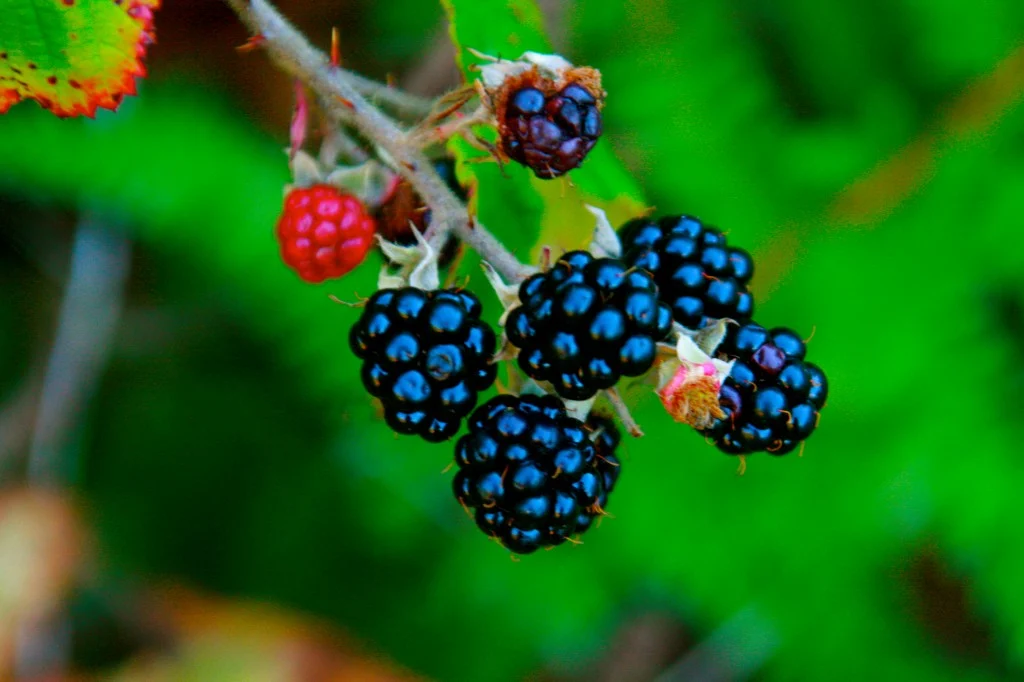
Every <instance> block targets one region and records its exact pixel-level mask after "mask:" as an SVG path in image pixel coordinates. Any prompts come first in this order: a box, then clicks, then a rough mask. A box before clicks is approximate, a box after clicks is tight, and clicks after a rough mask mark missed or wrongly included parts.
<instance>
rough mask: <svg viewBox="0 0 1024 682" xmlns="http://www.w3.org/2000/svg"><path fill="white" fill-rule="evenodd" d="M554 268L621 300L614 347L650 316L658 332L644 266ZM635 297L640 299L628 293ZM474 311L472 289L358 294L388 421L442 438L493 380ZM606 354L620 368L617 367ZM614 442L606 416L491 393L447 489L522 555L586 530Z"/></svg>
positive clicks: (600, 505) (360, 331)
mask: <svg viewBox="0 0 1024 682" xmlns="http://www.w3.org/2000/svg"><path fill="white" fill-rule="evenodd" d="M588 266H593V267H588ZM580 268H582V269H584V270H587V274H586V275H584V274H583V272H582V271H580V270H579V269H580ZM552 272H557V274H556V275H555V276H556V278H559V280H560V281H562V279H563V278H562V275H566V278H572V282H573V283H576V284H583V283H586V282H589V285H585V286H591V287H596V289H595V290H593V291H590V290H588V291H590V295H591V296H594V297H600V296H602V295H603V296H606V297H607V298H608V300H609V301H612V302H614V303H616V304H619V305H621V306H622V307H623V311H622V313H621V314H620V315H619V317H617V318H616V320H617V324H618V325H619V326H620V327H621V329H620V330H619V332H618V333H617V334H618V335H617V336H616V337H615V338H617V339H618V347H619V350H617V351H615V352H616V353H617V354H618V355H623V354H624V353H625V354H626V355H627V356H628V352H629V351H628V348H627V350H623V349H622V346H629V344H627V340H626V339H625V335H626V331H628V332H629V333H630V334H638V333H639V331H638V330H639V329H640V327H643V328H646V327H651V326H658V325H655V324H653V323H652V324H649V323H648V322H647V321H648V319H653V320H659V319H660V318H664V319H660V322H659V324H660V327H661V328H662V329H663V331H667V328H668V322H667V321H666V320H669V319H670V313H669V311H668V309H667V308H664V306H663V311H662V314H661V316H660V318H659V316H658V314H657V308H656V307H655V308H654V309H653V312H652V311H648V310H645V308H644V306H656V297H653V294H650V292H652V291H654V285H653V281H652V280H651V279H650V276H649V275H647V274H646V273H628V274H627V273H626V272H625V267H624V266H622V264H621V263H617V262H616V261H608V262H607V263H603V262H602V261H596V260H594V259H593V258H592V257H591V256H590V255H589V254H583V255H580V254H575V255H573V254H570V255H569V258H568V260H564V261H563V262H560V264H559V265H558V266H556V268H555V269H554V270H552ZM534 281H539V280H534ZM532 286H534V285H531V287H532ZM560 291H561V290H560ZM620 291H621V295H619V293H617V292H620ZM563 293H564V292H563ZM641 293H646V294H650V295H649V296H647V297H645V298H643V299H640V298H636V297H635V296H634V294H641ZM578 295H579V294H573V295H572V296H569V297H568V298H570V299H571V298H572V297H573V296H578ZM563 298H566V297H563ZM595 301H596V302H600V301H599V300H598V299H595ZM652 301H653V302H652ZM591 307H593V306H591ZM480 308H481V306H480V303H479V301H478V300H477V298H476V297H475V296H474V295H472V294H470V293H468V292H465V291H459V290H452V289H446V290H441V291H423V290H421V289H417V288H413V287H406V288H402V289H382V290H380V291H378V292H377V293H375V294H374V295H373V296H372V297H371V298H370V299H369V300H368V301H367V302H366V305H365V307H364V309H363V312H362V315H361V316H360V318H359V321H358V322H357V323H356V324H355V326H354V327H353V328H352V331H351V334H350V345H351V346H352V350H353V351H354V352H355V354H356V355H357V356H358V357H360V358H361V359H362V360H363V366H362V380H363V384H364V385H365V386H366V389H367V390H368V391H369V392H370V394H371V395H373V396H374V397H376V398H379V399H380V401H381V404H382V405H383V408H384V416H385V420H386V421H387V423H388V425H389V426H390V427H391V428H392V429H394V430H395V431H397V432H398V433H404V434H418V435H420V436H422V437H423V438H424V439H426V440H428V441H432V442H439V441H444V440H448V439H449V438H451V437H452V436H453V435H454V434H455V433H456V432H457V431H458V430H459V427H460V425H461V422H462V419H463V418H464V417H466V416H467V415H468V414H469V413H470V412H471V411H472V409H473V408H474V407H475V406H476V403H477V394H478V392H479V391H482V390H484V389H486V388H488V387H489V386H490V385H491V384H492V383H493V382H494V379H495V365H494V364H493V360H494V352H495V342H496V339H495V334H494V332H493V330H492V329H491V328H490V327H489V326H488V325H487V324H486V323H485V322H483V321H482V320H481V319H480ZM572 310H576V308H572ZM562 312H564V311H562ZM570 312H571V310H570ZM579 312H581V313H584V312H587V311H584V310H582V309H581V310H580V311H579ZM598 312H599V311H598V310H596V309H595V310H593V311H590V313H592V314H591V315H590V316H591V317H593V316H594V315H596V314H597V313H598ZM590 313H588V314H590ZM589 326H592V325H591V324H590V322H587V323H586V324H585V325H584V329H586V328H589ZM599 327H600V325H599ZM600 328H603V327H600ZM644 338H647V337H644ZM613 345H614V344H613ZM629 347H631V346H629ZM652 347H653V346H652ZM645 348H646V346H645ZM606 355H607V354H606ZM613 355H615V354H614V353H613ZM618 355H615V357H618ZM608 357H612V356H608ZM641 359H642V363H645V364H644V367H641V366H640V365H639V364H636V365H631V364H628V363H625V366H626V368H627V369H628V370H629V371H631V372H634V373H639V372H640V371H642V370H643V369H645V368H647V367H649V366H650V361H651V360H653V355H652V353H651V352H648V351H647V350H645V351H644V354H643V356H642V358H641ZM612 362H613V365H614V367H615V368H616V370H615V371H619V369H620V368H621V367H620V365H623V363H620V362H619V361H617V360H614V361H612ZM613 383H614V382H613ZM618 444H619V432H618V429H616V427H615V425H614V424H613V423H612V422H611V420H609V419H607V418H605V417H600V416H596V415H592V416H591V417H590V418H588V420H587V423H586V425H584V424H583V423H582V422H580V421H579V420H577V419H575V418H573V417H571V416H569V414H568V412H567V410H566V407H565V404H564V403H563V402H562V401H561V400H559V399H558V398H557V397H555V396H544V397H538V396H530V395H526V396H511V395H502V396H498V397H496V398H493V399H491V400H490V401H488V402H487V403H485V404H484V405H483V406H481V407H479V408H478V409H477V410H476V412H475V413H474V414H473V417H472V419H471V420H470V422H469V432H468V433H467V434H466V435H464V436H463V437H462V438H461V439H460V440H459V441H458V444H457V446H456V455H455V460H456V463H457V464H458V466H459V472H458V474H457V475H456V477H455V483H454V486H455V493H456V496H457V497H458V499H459V501H460V502H461V503H462V504H463V505H465V506H466V507H467V508H473V509H475V519H476V523H477V525H478V526H479V527H480V528H481V529H482V530H483V531H484V532H485V533H487V534H488V535H490V536H492V537H495V538H497V539H499V540H500V541H501V543H502V544H503V545H505V546H506V547H507V548H509V549H510V550H512V551H514V552H518V553H522V554H525V553H529V552H532V551H534V550H536V549H538V548H540V547H545V546H554V545H558V544H561V543H562V542H564V541H565V540H567V539H568V538H570V537H571V536H573V535H578V534H580V533H583V532H584V531H586V530H587V529H588V528H590V526H591V525H592V524H593V521H594V519H595V518H596V517H597V516H599V515H600V514H601V513H602V510H603V509H604V507H605V506H606V505H607V503H608V494H609V493H610V492H611V490H612V488H613V487H614V485H615V481H616V480H617V478H618V475H619V469H618V467H619V461H618V459H617V458H616V456H615V449H616V447H617V446H618Z"/></svg>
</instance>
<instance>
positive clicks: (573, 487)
mask: <svg viewBox="0 0 1024 682" xmlns="http://www.w3.org/2000/svg"><path fill="white" fill-rule="evenodd" d="M614 440H615V438H614V436H613V434H612V433H611V432H610V431H605V432H603V433H601V434H600V436H599V437H598V442H597V443H596V444H595V443H594V442H593V441H592V440H591V432H590V431H588V428H587V427H586V426H584V424H583V423H582V422H580V421H579V420H578V419H574V418H573V417H570V416H569V415H568V413H567V412H566V410H565V406H564V405H563V404H562V401H560V400H558V398H555V397H554V396H550V395H548V396H534V395H524V396H512V395H500V396H497V397H496V398H492V399H491V400H489V401H488V402H486V403H484V404H483V405H481V406H480V407H479V408H477V410H476V412H474V413H473V416H472V417H471V418H470V420H469V433H467V434H466V435H464V436H462V438H460V439H459V442H458V443H457V444H456V446H455V462H456V464H457V465H458V467H459V471H458V472H457V473H456V475H455V480H454V482H453V488H454V491H455V497H456V498H457V499H458V500H459V502H461V503H462V504H463V505H464V506H465V507H466V508H467V509H472V510H473V514H474V519H475V520H476V524H477V526H478V527H479V528H480V530H482V531H483V532H484V533H486V534H487V535H490V536H491V537H494V538H497V539H498V540H499V541H500V542H501V544H503V545H504V546H505V547H507V548H508V549H510V550H512V551H513V552H516V553H519V554H529V553H530V552H533V551H536V550H537V549H540V548H541V547H553V546H555V545H560V544H562V543H563V542H565V541H566V540H567V539H568V538H569V537H571V536H572V535H574V534H578V533H582V532H583V531H585V530H586V529H588V528H589V527H590V526H591V524H592V523H593V519H594V517H596V516H598V515H599V514H600V513H601V505H602V504H604V503H606V502H607V495H608V492H609V490H610V486H613V485H614V484H615V479H616V477H617V475H618V474H617V466H615V465H617V464H618V462H617V460H615V458H614V454H613V453H610V452H607V447H608V445H609V444H612V443H614ZM613 469H614V471H613Z"/></svg>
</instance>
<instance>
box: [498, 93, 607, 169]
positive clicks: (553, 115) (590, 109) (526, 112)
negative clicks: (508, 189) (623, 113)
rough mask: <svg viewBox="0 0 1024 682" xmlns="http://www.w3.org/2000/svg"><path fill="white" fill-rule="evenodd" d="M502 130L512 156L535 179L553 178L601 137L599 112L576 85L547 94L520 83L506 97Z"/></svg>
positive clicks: (505, 146) (580, 158)
mask: <svg viewBox="0 0 1024 682" xmlns="http://www.w3.org/2000/svg"><path fill="white" fill-rule="evenodd" d="M500 131H501V145H502V149H503V150H504V151H505V153H506V154H507V155H508V156H509V157H510V158H512V159H514V160H516V161H518V162H519V163H521V164H523V165H524V166H527V167H528V168H530V169H531V170H532V171H533V172H534V174H535V175H536V176H537V177H538V178H545V179H547V178H557V177H558V176H560V175H563V174H565V173H567V172H569V171H570V170H572V169H573V168H576V167H578V166H579V165H580V164H581V163H583V159H584V157H586V155H587V154H588V153H589V152H590V150H591V149H592V148H593V146H594V144H595V143H596V142H597V138H599V137H600V136H601V111H600V110H599V109H598V104H597V100H596V99H595V97H594V95H593V94H591V93H590V91H588V90H587V88H586V87H584V86H583V85H582V84H580V83H570V84H568V85H566V86H565V87H564V88H562V89H561V90H560V91H559V92H557V93H554V94H552V95H548V96H545V94H544V92H543V91H541V90H540V89H538V88H535V87H523V88H521V89H519V90H517V91H516V92H514V93H512V94H511V95H510V96H509V98H508V102H507V104H506V105H505V120H504V121H503V122H502V123H501V126H500Z"/></svg>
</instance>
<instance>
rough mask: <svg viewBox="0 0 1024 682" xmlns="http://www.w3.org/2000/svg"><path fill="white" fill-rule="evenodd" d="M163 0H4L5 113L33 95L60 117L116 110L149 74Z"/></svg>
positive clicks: (1, 95)
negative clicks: (156, 21)
mask: <svg viewBox="0 0 1024 682" xmlns="http://www.w3.org/2000/svg"><path fill="white" fill-rule="evenodd" d="M159 6H160V0H0V114H2V113H4V112H6V111H7V110H8V109H9V108H10V107H11V106H13V105H14V104H16V103H17V102H20V101H21V100H23V99H34V100H36V101H37V102H39V104H40V106H42V107H43V108H44V109H49V110H50V111H52V112H53V113H54V114H57V115H58V116H83V115H84V116H90V117H91V116H94V115H95V113H96V109H97V108H98V107H103V108H105V109H116V108H117V106H118V105H119V104H120V103H121V99H122V98H123V97H124V96H125V95H134V94H135V79H136V78H137V77H142V76H145V75H146V69H145V67H144V66H143V64H142V59H143V57H144V56H145V54H146V48H147V47H148V46H149V45H150V44H152V43H153V42H154V40H155V38H154V31H153V11H154V10H156V9H157V8H158V7H159Z"/></svg>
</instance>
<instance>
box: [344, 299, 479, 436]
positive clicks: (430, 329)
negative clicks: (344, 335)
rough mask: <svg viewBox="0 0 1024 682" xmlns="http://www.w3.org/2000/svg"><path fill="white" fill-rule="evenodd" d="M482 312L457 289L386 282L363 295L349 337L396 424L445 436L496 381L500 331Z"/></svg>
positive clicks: (366, 381)
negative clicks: (396, 285) (389, 286)
mask: <svg viewBox="0 0 1024 682" xmlns="http://www.w3.org/2000/svg"><path fill="white" fill-rule="evenodd" d="M480 311H481V306H480V301H479V300H478V299H477V297H476V296H474V295H473V294H472V293H470V292H468V291H462V290H457V289H442V290H438V291H424V290H422V289H416V288H413V287H405V288H401V289H381V290H380V291H378V292H376V293H375V294H374V295H373V296H371V297H370V299H369V300H368V301H367V302H366V306H365V307H364V308H363V314H362V315H361V316H360V318H359V320H358V321H357V322H356V324H355V325H354V326H353V327H352V330H351V333H350V335H349V344H350V345H351V347H352V351H353V352H354V353H355V354H356V356H358V357H359V358H361V359H362V360H363V366H362V380H363V385H364V386H365V387H366V390H367V391H369V393H370V395H372V396H374V397H375V398H378V399H379V400H380V401H381V404H382V405H383V407H384V419H385V421H386V422H387V424H388V426H390V427H391V428H392V429H393V430H394V431H396V432H398V433H402V434H418V435H419V436H421V437H422V438H423V439H425V440H427V441H430V442H440V441H444V440H448V439H449V438H451V437H452V436H454V435H455V433H456V432H457V431H458V430H459V426H460V425H461V423H462V419H463V418H464V417H465V416H466V415H468V414H469V413H470V412H471V411H472V410H473V408H474V407H475V406H476V403H477V394H478V393H479V392H480V391H483V390H486V389H487V388H489V387H490V385H491V384H492V383H494V378H495V376H496V375H497V367H496V365H494V364H493V362H492V360H493V357H494V351H495V345H496V337H495V334H494V331H493V330H492V329H491V327H490V325H488V324H487V323H486V322H484V321H483V320H481V319H480Z"/></svg>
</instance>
